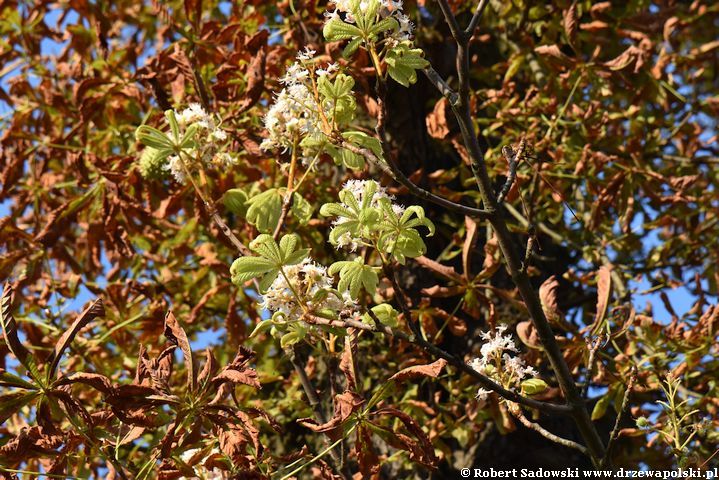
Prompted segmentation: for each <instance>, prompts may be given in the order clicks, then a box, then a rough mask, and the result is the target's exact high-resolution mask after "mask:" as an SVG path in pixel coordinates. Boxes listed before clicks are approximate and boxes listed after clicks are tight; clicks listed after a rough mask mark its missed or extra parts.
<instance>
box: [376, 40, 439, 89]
mask: <svg viewBox="0 0 719 480" xmlns="http://www.w3.org/2000/svg"><path fill="white" fill-rule="evenodd" d="M384 60H385V63H387V67H388V68H387V72H388V73H389V76H390V77H392V78H393V79H394V80H395V81H396V82H397V83H399V84H401V85H404V86H405V87H409V86H410V85H411V84H413V83H415V82H416V81H417V70H421V69H423V68H425V67H427V66H428V65H429V62H428V61H427V60H425V59H424V58H423V57H422V49H420V48H412V44H411V43H410V42H401V43H399V44H398V45H396V46H395V47H393V48H392V49H390V50H389V51H388V52H387V55H386V56H385V59H384Z"/></svg>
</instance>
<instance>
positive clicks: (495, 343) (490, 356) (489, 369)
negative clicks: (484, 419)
mask: <svg viewBox="0 0 719 480" xmlns="http://www.w3.org/2000/svg"><path fill="white" fill-rule="evenodd" d="M506 330H507V325H500V326H498V327H497V328H496V329H495V331H494V332H483V333H482V334H481V336H482V339H483V340H486V343H484V344H483V345H482V348H481V349H480V351H479V354H480V356H479V358H475V359H473V360H472V361H471V362H469V366H470V367H472V368H473V369H474V370H476V371H478V372H479V373H482V374H484V375H487V376H488V377H490V378H492V379H494V380H495V381H496V382H497V383H499V384H500V385H502V386H504V387H505V388H514V387H516V386H517V385H518V384H519V383H520V382H521V381H522V380H523V379H525V378H527V377H536V376H537V375H538V372H537V371H536V370H535V369H534V368H533V367H530V366H527V365H525V363H524V360H522V358H521V357H517V356H513V355H510V354H509V353H507V352H512V353H519V350H518V349H517V345H516V344H515V343H514V339H513V338H512V336H511V335H505V332H506ZM490 393H491V390H487V389H485V388H479V390H477V398H478V399H479V400H486V399H487V397H488V395H489V394H490Z"/></svg>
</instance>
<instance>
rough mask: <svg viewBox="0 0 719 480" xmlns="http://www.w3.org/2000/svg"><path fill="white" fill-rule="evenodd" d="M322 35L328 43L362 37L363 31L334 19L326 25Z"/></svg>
mask: <svg viewBox="0 0 719 480" xmlns="http://www.w3.org/2000/svg"><path fill="white" fill-rule="evenodd" d="M322 34H323V35H324V37H325V40H327V41H328V42H336V41H339V40H347V39H350V38H354V37H361V36H362V30H360V29H359V28H358V27H357V26H355V25H351V24H349V23H345V22H343V21H342V20H340V19H339V18H333V19H331V20H330V21H328V22H327V23H325V26H324V28H322Z"/></svg>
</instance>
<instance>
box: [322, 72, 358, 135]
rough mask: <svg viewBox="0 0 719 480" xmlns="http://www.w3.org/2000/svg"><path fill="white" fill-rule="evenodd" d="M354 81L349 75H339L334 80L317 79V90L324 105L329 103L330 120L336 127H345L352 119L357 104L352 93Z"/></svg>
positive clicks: (324, 77) (326, 78)
mask: <svg viewBox="0 0 719 480" xmlns="http://www.w3.org/2000/svg"><path fill="white" fill-rule="evenodd" d="M354 84H355V81H354V79H353V78H352V77H350V76H349V75H345V74H343V73H340V74H339V75H337V76H336V77H335V78H334V80H330V78H329V76H327V75H324V76H321V77H319V80H318V81H317V90H318V92H319V93H320V95H322V97H323V100H324V103H325V104H327V103H329V105H330V107H329V110H330V112H331V120H333V121H334V122H335V123H336V124H338V125H340V126H341V125H345V124H347V123H348V122H349V121H351V120H352V119H353V118H354V114H355V110H356V109H357V103H356V101H355V97H354V95H353V93H352V87H354Z"/></svg>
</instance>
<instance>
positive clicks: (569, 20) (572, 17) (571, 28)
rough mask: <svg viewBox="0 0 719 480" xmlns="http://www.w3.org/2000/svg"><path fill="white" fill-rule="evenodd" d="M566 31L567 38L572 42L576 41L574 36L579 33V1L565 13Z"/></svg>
mask: <svg viewBox="0 0 719 480" xmlns="http://www.w3.org/2000/svg"><path fill="white" fill-rule="evenodd" d="M563 17H564V18H563V24H564V33H566V34H567V40H569V43H570V44H573V43H574V37H575V36H576V34H577V2H576V1H575V2H573V3H572V5H571V6H570V7H569V8H568V9H566V10H565V11H564V15H563Z"/></svg>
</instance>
